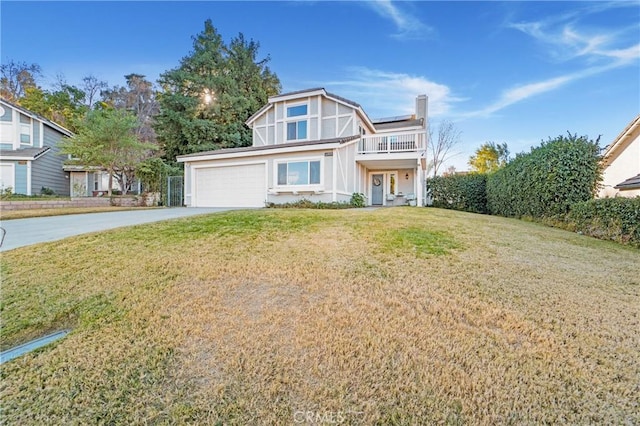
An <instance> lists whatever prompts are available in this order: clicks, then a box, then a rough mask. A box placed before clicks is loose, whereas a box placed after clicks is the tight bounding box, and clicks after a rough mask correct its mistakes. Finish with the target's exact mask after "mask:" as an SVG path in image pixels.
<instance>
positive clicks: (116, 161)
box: [60, 109, 155, 195]
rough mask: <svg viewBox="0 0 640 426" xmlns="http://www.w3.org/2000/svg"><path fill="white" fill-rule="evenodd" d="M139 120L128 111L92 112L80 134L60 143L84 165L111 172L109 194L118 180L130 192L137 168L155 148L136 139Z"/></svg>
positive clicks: (75, 159)
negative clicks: (132, 176)
mask: <svg viewBox="0 0 640 426" xmlns="http://www.w3.org/2000/svg"><path fill="white" fill-rule="evenodd" d="M136 126H137V120H136V117H135V116H134V115H133V114H131V113H129V112H127V111H124V110H116V109H104V110H95V111H90V112H89V113H88V114H87V115H86V117H85V119H84V120H83V122H82V123H80V125H79V126H78V130H77V133H76V134H75V135H74V136H72V137H70V138H65V139H63V140H62V142H61V143H60V148H61V151H62V152H63V153H64V154H69V155H71V156H72V157H73V158H74V161H77V162H79V163H81V164H84V165H87V166H98V167H101V168H102V169H104V170H106V171H107V172H108V173H109V192H108V193H109V195H111V187H112V186H113V179H114V177H115V178H116V179H117V180H118V182H119V183H120V185H121V188H122V189H123V192H126V190H127V189H128V185H130V183H131V179H130V177H131V175H132V173H133V172H134V171H135V166H136V164H138V163H139V162H140V161H141V160H142V158H143V157H145V156H146V155H147V154H148V152H149V151H150V150H153V149H155V145H153V144H150V143H146V142H141V141H139V140H138V139H137V138H136V136H135V129H136Z"/></svg>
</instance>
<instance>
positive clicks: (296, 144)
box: [177, 135, 360, 158]
mask: <svg viewBox="0 0 640 426" xmlns="http://www.w3.org/2000/svg"><path fill="white" fill-rule="evenodd" d="M359 137H360V136H358V135H355V136H348V137H344V138H332V139H320V140H315V141H305V142H289V143H281V144H277V145H262V146H244V147H241V148H225V149H216V150H213V151H203V152H196V153H193V154H185V155H178V157H177V158H193V157H200V156H203V155H222V154H233V153H240V152H253V151H256V152H257V151H268V150H270V149H278V148H291V147H299V146H310V145H326V144H331V143H340V144H343V143H347V142H350V141H352V140H355V139H358V138H359Z"/></svg>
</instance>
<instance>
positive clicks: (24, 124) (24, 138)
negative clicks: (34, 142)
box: [20, 114, 31, 145]
mask: <svg viewBox="0 0 640 426" xmlns="http://www.w3.org/2000/svg"><path fill="white" fill-rule="evenodd" d="M20 143H21V144H28V145H31V119H30V118H29V117H27V116H26V115H24V114H20Z"/></svg>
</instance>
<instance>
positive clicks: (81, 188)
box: [63, 160, 140, 197]
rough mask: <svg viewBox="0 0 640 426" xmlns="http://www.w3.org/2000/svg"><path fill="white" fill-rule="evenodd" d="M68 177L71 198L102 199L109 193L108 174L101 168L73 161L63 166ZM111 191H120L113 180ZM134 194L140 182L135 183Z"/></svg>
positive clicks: (138, 190) (138, 189)
mask: <svg viewBox="0 0 640 426" xmlns="http://www.w3.org/2000/svg"><path fill="white" fill-rule="evenodd" d="M63 169H64V171H65V172H68V173H69V175H70V181H71V196H72V197H102V196H104V195H106V194H107V193H108V191H109V173H108V172H107V171H106V170H104V169H103V168H101V167H95V166H83V165H79V164H74V161H73V160H69V161H67V164H64V165H63ZM111 190H112V191H120V190H121V188H120V184H119V183H118V181H117V180H116V179H115V178H113V180H112V183H111ZM133 190H134V192H137V193H140V182H139V181H137V180H136V181H135V182H134V185H133Z"/></svg>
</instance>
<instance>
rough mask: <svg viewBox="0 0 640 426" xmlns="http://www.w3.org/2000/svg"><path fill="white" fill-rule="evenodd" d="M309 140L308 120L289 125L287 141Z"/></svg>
mask: <svg viewBox="0 0 640 426" xmlns="http://www.w3.org/2000/svg"><path fill="white" fill-rule="evenodd" d="M306 138H307V120H304V121H294V122H290V123H287V140H288V141H293V140H296V139H306Z"/></svg>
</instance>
